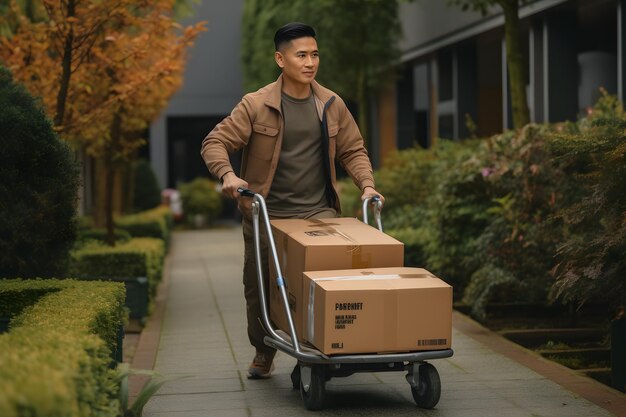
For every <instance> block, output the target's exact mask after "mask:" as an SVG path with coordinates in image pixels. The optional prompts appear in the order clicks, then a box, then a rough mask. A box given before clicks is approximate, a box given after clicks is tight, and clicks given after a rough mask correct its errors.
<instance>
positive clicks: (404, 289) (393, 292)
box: [303, 268, 452, 355]
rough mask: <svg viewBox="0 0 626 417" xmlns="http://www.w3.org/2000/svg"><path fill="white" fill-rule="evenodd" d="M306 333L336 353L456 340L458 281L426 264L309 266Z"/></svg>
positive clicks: (417, 347) (436, 346)
mask: <svg viewBox="0 0 626 417" xmlns="http://www.w3.org/2000/svg"><path fill="white" fill-rule="evenodd" d="M303 285H304V288H305V293H306V299H307V300H308V303H307V304H308V305H307V309H306V311H307V314H306V317H307V328H306V333H307V334H306V339H307V340H308V341H309V342H310V343H312V344H313V345H314V346H315V347H316V348H317V349H319V350H320V351H321V352H323V353H325V354H328V355H333V354H353V353H356V354H358V353H384V352H405V351H421V350H441V349H448V348H450V346H451V342H452V340H451V338H452V287H451V286H450V285H448V284H446V283H445V282H444V281H442V280H440V279H439V278H437V277H435V276H434V275H432V274H431V273H430V272H428V271H427V270H425V269H421V268H378V269H364V270H338V271H315V272H305V273H304V282H303Z"/></svg>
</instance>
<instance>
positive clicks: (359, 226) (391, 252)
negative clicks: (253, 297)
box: [269, 217, 404, 339]
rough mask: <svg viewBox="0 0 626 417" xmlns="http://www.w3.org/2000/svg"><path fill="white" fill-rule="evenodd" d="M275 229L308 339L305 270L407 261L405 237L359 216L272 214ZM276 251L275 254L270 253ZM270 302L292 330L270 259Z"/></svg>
mask: <svg viewBox="0 0 626 417" xmlns="http://www.w3.org/2000/svg"><path fill="white" fill-rule="evenodd" d="M271 224H272V232H273V235H274V240H275V243H276V249H277V253H278V259H279V263H280V266H281V268H282V272H283V276H284V277H285V279H286V281H287V286H288V288H287V290H288V299H289V306H290V310H291V314H292V317H293V319H294V323H295V326H296V330H297V334H298V339H303V337H304V336H305V333H304V331H303V329H304V325H305V316H304V309H303V306H305V305H306V304H305V303H303V298H302V297H303V294H302V273H303V272H304V271H322V270H330V269H350V268H360V269H363V268H376V267H386V266H389V267H392V266H402V265H403V264H404V245H403V244H402V242H399V241H398V240H396V239H394V238H392V237H391V236H389V235H386V234H384V233H382V232H381V231H379V230H378V229H376V228H374V227H372V226H369V225H366V224H365V223H363V222H361V221H359V220H358V219H355V218H347V217H345V218H344V217H342V218H335V219H312V220H300V219H289V220H272V221H271ZM270 256H271V254H270ZM269 264H270V281H269V282H270V285H269V287H270V288H269V293H270V295H269V300H270V301H269V303H270V316H271V318H272V321H274V323H275V324H276V326H278V327H279V328H280V329H282V330H285V331H287V332H288V331H289V327H288V325H287V323H288V322H287V316H286V313H285V311H284V304H283V302H282V300H281V298H280V292H279V291H278V286H277V285H276V271H275V269H274V266H273V261H272V260H271V259H270V262H269Z"/></svg>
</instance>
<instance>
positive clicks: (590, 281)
mask: <svg viewBox="0 0 626 417" xmlns="http://www.w3.org/2000/svg"><path fill="white" fill-rule="evenodd" d="M625 130H626V112H625V111H624V108H623V105H622V103H621V102H620V101H619V100H617V98H616V97H614V96H610V95H608V94H607V93H606V92H605V91H603V97H601V98H600V100H599V101H598V103H597V104H596V106H595V107H594V108H593V110H592V112H591V114H590V115H588V116H587V117H586V118H584V119H582V120H580V121H579V123H578V124H577V125H576V126H574V127H572V126H566V129H562V131H561V132H559V134H557V135H555V137H554V139H553V141H552V143H551V145H552V147H553V150H554V152H555V153H557V154H559V155H561V156H560V160H562V161H564V163H567V168H566V176H567V178H569V179H570V181H571V184H572V185H575V186H570V187H569V188H568V189H567V191H565V192H564V194H565V193H566V192H567V199H564V202H563V203H561V207H562V208H561V210H559V213H558V218H559V219H561V220H562V221H563V222H564V223H565V225H566V227H567V233H566V234H565V236H564V239H563V242H562V244H561V245H560V246H559V247H558V250H557V261H558V263H557V265H556V267H555V269H554V273H555V276H556V285H555V290H556V291H555V295H556V296H559V297H561V299H563V300H564V301H566V302H575V303H584V302H586V301H590V300H596V301H597V300H599V301H601V302H603V303H606V304H609V305H610V306H612V307H616V306H620V305H621V306H623V305H626V281H625V280H624V276H625V275H626V257H625V256H624V253H626V221H624V219H626V144H625V142H624V131H625Z"/></svg>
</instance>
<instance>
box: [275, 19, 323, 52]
mask: <svg viewBox="0 0 626 417" xmlns="http://www.w3.org/2000/svg"><path fill="white" fill-rule="evenodd" d="M305 37H311V38H315V30H314V29H313V28H312V27H311V26H309V25H305V24H304V23H299V22H291V23H287V24H286V25H285V26H283V27H282V28H280V29H278V30H277V31H276V34H274V46H275V47H276V50H277V51H278V49H279V48H280V47H281V46H282V45H283V44H284V43H286V42H291V41H292V40H294V39H298V38H305Z"/></svg>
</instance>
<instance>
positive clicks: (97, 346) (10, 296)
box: [0, 279, 125, 417]
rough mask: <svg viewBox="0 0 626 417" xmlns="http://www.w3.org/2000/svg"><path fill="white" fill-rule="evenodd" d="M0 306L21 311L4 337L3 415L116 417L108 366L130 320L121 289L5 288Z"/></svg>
mask: <svg viewBox="0 0 626 417" xmlns="http://www.w3.org/2000/svg"><path fill="white" fill-rule="evenodd" d="M29 303H31V305H28V306H26V304H29ZM0 305H2V306H3V310H4V311H5V312H6V311H9V310H11V309H12V308H15V309H17V310H21V312H20V313H19V314H17V315H14V317H13V319H12V321H11V323H10V331H9V332H8V333H4V334H2V335H0V352H2V355H0V392H1V393H2V395H0V415H2V416H5V417H17V416H96V415H97V416H116V415H119V412H120V406H119V402H118V390H119V388H118V386H117V384H116V383H115V380H114V378H115V376H116V374H117V371H114V370H112V369H110V368H109V364H110V356H111V352H112V351H113V349H116V343H117V341H116V339H117V331H118V328H119V327H120V325H121V324H122V323H123V321H124V319H125V310H124V287H123V285H121V284H116V283H109V282H81V281H74V280H63V281H61V280H56V279H48V280H24V281H23V280H18V279H12V280H2V281H0ZM11 313H12V312H10V314H11Z"/></svg>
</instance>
